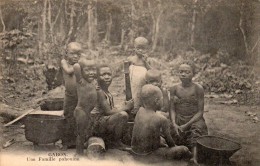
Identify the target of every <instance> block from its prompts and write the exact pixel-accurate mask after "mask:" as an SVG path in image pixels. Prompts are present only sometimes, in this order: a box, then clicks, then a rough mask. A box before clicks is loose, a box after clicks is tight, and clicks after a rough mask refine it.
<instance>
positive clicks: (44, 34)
mask: <svg viewBox="0 0 260 166" xmlns="http://www.w3.org/2000/svg"><path fill="white" fill-rule="evenodd" d="M43 3H44V4H43V12H42V44H44V43H45V42H46V9H47V0H44V2H43Z"/></svg>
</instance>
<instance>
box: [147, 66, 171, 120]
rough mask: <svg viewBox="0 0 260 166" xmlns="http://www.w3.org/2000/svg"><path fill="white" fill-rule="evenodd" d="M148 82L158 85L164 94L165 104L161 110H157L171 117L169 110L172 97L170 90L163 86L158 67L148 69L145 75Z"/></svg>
mask: <svg viewBox="0 0 260 166" xmlns="http://www.w3.org/2000/svg"><path fill="white" fill-rule="evenodd" d="M145 79H146V83H147V84H152V85H154V86H157V87H159V88H160V89H161V91H162V94H163V105H162V108H161V110H160V111H157V112H158V113H160V114H162V115H164V116H165V117H166V118H168V119H169V118H170V116H169V111H170V99H169V91H168V90H167V89H166V88H165V87H163V86H162V76H161V73H160V71H159V70H156V69H150V70H148V71H147V73H146V75H145Z"/></svg>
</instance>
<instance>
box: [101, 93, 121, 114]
mask: <svg viewBox="0 0 260 166" xmlns="http://www.w3.org/2000/svg"><path fill="white" fill-rule="evenodd" d="M97 93H98V102H99V105H100V109H101V110H102V111H103V112H104V113H105V115H113V114H115V113H118V112H119V111H118V110H117V109H116V108H113V109H111V108H110V105H109V104H108V102H107V100H106V97H105V95H104V93H103V92H102V90H98V91H97Z"/></svg>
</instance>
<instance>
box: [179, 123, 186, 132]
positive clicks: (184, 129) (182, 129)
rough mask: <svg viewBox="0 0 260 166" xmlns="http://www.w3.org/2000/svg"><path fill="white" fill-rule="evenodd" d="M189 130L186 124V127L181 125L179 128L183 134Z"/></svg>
mask: <svg viewBox="0 0 260 166" xmlns="http://www.w3.org/2000/svg"><path fill="white" fill-rule="evenodd" d="M187 128H188V126H187V125H186V124H184V125H181V126H180V127H179V130H180V131H181V132H184V131H186V130H187Z"/></svg>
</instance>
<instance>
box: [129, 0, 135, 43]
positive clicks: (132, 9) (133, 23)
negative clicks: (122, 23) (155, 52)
mask: <svg viewBox="0 0 260 166" xmlns="http://www.w3.org/2000/svg"><path fill="white" fill-rule="evenodd" d="M134 17H135V6H134V2H133V0H131V23H132V25H131V29H130V32H129V37H130V44H131V45H134V37H135V32H134V29H135V22H134Z"/></svg>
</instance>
